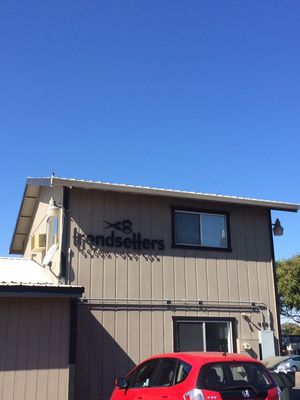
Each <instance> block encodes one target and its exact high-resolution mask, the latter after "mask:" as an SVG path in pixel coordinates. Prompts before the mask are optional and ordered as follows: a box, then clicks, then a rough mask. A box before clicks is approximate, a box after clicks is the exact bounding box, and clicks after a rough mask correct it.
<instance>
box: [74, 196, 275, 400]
mask: <svg viewBox="0 0 300 400" xmlns="http://www.w3.org/2000/svg"><path fill="white" fill-rule="evenodd" d="M171 206H176V207H192V208H199V209H203V210H216V211H221V212H222V211H224V212H229V219H230V235H231V245H232V251H231V252H227V251H212V250H200V249H193V250H190V249H178V248H172V247H171V244H172V229H171V208H170V207H171ZM124 219H130V220H131V221H132V222H133V230H134V231H135V232H140V233H141V234H142V236H143V237H144V238H149V239H163V240H164V242H165V249H164V250H163V251H154V252H153V251H149V252H142V251H133V250H128V251H124V249H116V248H107V247H106V248H102V249H99V248H98V249H95V250H96V251H93V249H90V248H89V245H85V246H82V247H81V249H80V251H79V250H78V248H77V247H76V246H75V245H74V243H73V238H72V237H73V232H74V229H76V230H77V231H78V232H79V233H81V234H93V235H102V234H103V232H104V233H107V234H109V232H110V230H109V229H108V230H105V229H104V227H105V223H104V220H106V221H109V222H112V223H114V222H117V221H120V220H124ZM270 229H271V227H270V226H269V215H268V210H267V209H263V208H255V207H246V206H245V207H243V206H232V205H228V206H225V205H220V204H213V203H204V202H195V201H184V200H179V199H176V200H175V199H168V198H159V197H150V196H149V197H147V196H137V195H124V194H118V193H112V192H100V191H93V190H79V189H72V190H71V194H70V232H71V235H70V248H71V254H72V257H71V263H70V266H69V268H70V269H69V276H70V278H71V279H70V282H71V283H76V284H80V285H83V286H84V287H85V293H84V295H85V296H86V297H88V298H89V297H90V298H99V299H102V298H104V299H120V298H122V299H128V300H130V299H144V300H145V299H156V300H159V299H189V300H202V301H214V302H218V301H219V302H226V301H227V302H230V301H238V302H250V301H252V302H265V303H266V304H268V305H269V306H270V310H271V314H272V322H273V325H272V328H273V329H274V330H275V335H277V329H278V327H277V318H276V314H275V313H276V309H275V291H274V282H273V272H272V249H271V242H270V232H269V230H270ZM172 316H206V317H234V318H235V319H236V321H237V337H238V339H239V340H241V341H247V342H249V343H252V345H253V351H254V355H255V354H256V355H258V330H259V329H260V316H259V314H258V313H257V312H253V313H252V314H251V315H250V319H249V320H246V319H245V318H243V317H242V316H241V313H240V312H233V311H230V310H228V311H226V312H224V311H217V310H206V311H197V310H194V311H191V310H176V309H175V310H172V311H168V310H154V309H153V310H152V311H139V310H130V311H128V310H127V311H126V310H122V311H120V310H118V311H113V310H110V311H108V310H106V309H102V308H101V306H98V308H97V307H96V306H87V305H82V306H80V312H79V320H78V359H77V377H78V379H77V380H78V382H77V383H78V387H77V389H76V392H77V397H76V398H77V400H83V399H94V398H100V399H106V398H107V397H108V396H109V393H110V390H111V388H112V382H113V378H114V377H115V376H117V375H120V374H121V375H122V374H124V373H125V372H127V371H128V368H130V367H131V366H133V365H134V364H135V363H137V362H139V361H140V360H142V359H144V358H145V357H147V356H149V355H151V354H154V353H160V352H168V351H173V323H172V318H171V317H172ZM264 323H266V313H264ZM101 343H102V344H103V347H102V348H101ZM238 350H240V351H241V348H238ZM87 370H88V371H89V372H88V374H87V375H88V377H86V378H83V375H86V372H83V371H87ZM97 377H98V378H97ZM97 396H100V397H97Z"/></svg>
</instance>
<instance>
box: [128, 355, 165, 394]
mask: <svg viewBox="0 0 300 400" xmlns="http://www.w3.org/2000/svg"><path fill="white" fill-rule="evenodd" d="M158 362H159V359H155V360H150V361H147V362H145V363H144V364H142V365H140V366H139V367H138V368H137V369H136V370H135V375H134V378H133V379H132V382H131V384H130V387H134V388H138V387H150V386H153V378H154V376H155V372H156V368H157V366H158Z"/></svg>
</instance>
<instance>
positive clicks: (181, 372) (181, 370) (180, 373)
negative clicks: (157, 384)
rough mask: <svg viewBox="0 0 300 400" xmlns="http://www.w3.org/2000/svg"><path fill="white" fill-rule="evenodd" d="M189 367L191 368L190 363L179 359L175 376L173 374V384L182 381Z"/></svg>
mask: <svg viewBox="0 0 300 400" xmlns="http://www.w3.org/2000/svg"><path fill="white" fill-rule="evenodd" d="M191 369H192V367H191V365H190V364H188V363H186V362H184V361H182V360H180V362H179V366H178V369H177V372H176V376H175V381H174V382H175V384H176V383H180V382H183V381H184V380H185V379H186V378H187V376H188V374H189V372H190V370H191Z"/></svg>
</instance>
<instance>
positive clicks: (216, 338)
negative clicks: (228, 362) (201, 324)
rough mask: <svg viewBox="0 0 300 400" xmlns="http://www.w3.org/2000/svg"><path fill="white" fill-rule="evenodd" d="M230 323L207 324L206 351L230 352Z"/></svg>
mask: <svg viewBox="0 0 300 400" xmlns="http://www.w3.org/2000/svg"><path fill="white" fill-rule="evenodd" d="M228 328H229V327H228V323H227V322H206V323H205V333H206V351H226V352H228Z"/></svg>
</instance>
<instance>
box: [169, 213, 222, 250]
mask: <svg viewBox="0 0 300 400" xmlns="http://www.w3.org/2000/svg"><path fill="white" fill-rule="evenodd" d="M174 229H175V232H174V235H175V244H178V245H182V246H184V245H186V246H199V247H200V246H203V247H215V248H227V247H228V238H227V224H226V216H225V215H221V214H212V213H200V212H199V213H197V212H189V211H180V210H176V211H174Z"/></svg>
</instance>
